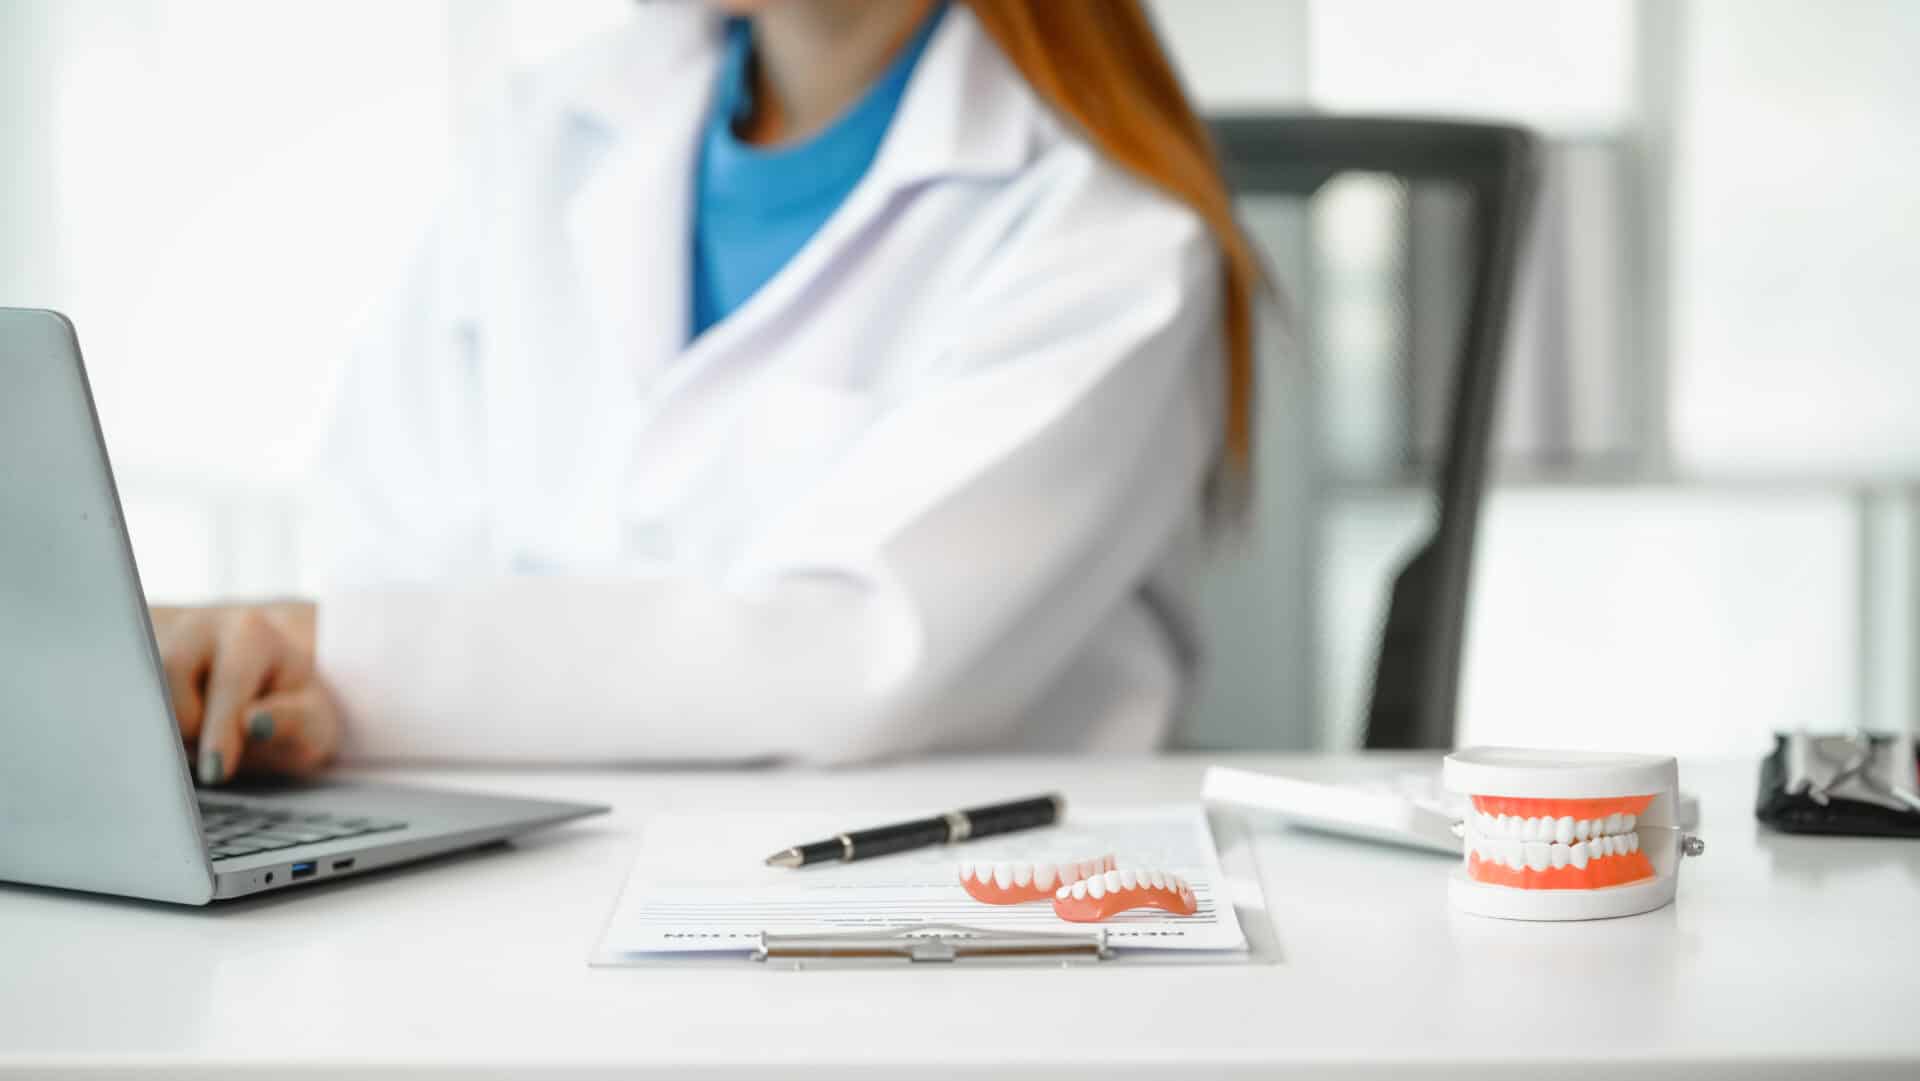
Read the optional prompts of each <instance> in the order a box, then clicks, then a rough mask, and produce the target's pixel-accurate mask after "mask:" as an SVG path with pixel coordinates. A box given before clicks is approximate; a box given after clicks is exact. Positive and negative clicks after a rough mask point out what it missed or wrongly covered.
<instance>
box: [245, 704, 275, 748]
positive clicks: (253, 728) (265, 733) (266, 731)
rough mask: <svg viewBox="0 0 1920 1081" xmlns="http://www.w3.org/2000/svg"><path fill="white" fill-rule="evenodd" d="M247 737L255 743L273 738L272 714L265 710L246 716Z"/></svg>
mask: <svg viewBox="0 0 1920 1081" xmlns="http://www.w3.org/2000/svg"><path fill="white" fill-rule="evenodd" d="M247 738H248V739H250V740H252V741H253V742H255V743H265V742H266V741H267V740H270V739H272V738H273V714H271V713H268V712H267V711H266V710H264V709H263V710H261V711H260V712H258V713H256V714H254V715H253V716H251V717H248V718H247Z"/></svg>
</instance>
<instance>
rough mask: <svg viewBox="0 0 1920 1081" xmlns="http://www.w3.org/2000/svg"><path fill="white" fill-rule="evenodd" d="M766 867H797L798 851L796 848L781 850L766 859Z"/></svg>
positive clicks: (798, 864)
mask: <svg viewBox="0 0 1920 1081" xmlns="http://www.w3.org/2000/svg"><path fill="white" fill-rule="evenodd" d="M767 866H768V867H798V866H800V850H799V849H796V848H783V849H781V850H780V851H778V852H775V853H774V854H773V855H771V856H768V857H767Z"/></svg>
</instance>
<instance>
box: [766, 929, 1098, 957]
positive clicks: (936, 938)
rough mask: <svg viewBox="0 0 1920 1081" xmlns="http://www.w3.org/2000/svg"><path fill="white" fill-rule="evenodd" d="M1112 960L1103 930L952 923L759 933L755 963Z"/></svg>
mask: <svg viewBox="0 0 1920 1081" xmlns="http://www.w3.org/2000/svg"><path fill="white" fill-rule="evenodd" d="M1111 956H1113V950H1112V949H1111V948H1110V947H1109V946H1108V945H1107V932H1106V931H1105V929H1101V930H1098V931H1093V932H1089V933H1087V934H1056V933H1049V932H1033V933H1027V934H1007V933H1002V932H999V931H987V930H982V929H980V928H977V927H965V926H962V925H960V924H954V923H922V924H913V925H911V926H907V927H899V928H895V929H893V930H889V931H854V932H848V933H842V934H825V935H775V934H765V933H762V934H761V936H760V944H759V946H758V947H756V948H755V949H754V951H753V959H754V960H756V961H794V962H800V961H832V962H857V961H906V962H909V963H913V964H919V963H922V962H925V963H931V964H944V963H951V962H954V961H1024V962H1033V961H1041V962H1060V963H1066V964H1075V963H1082V962H1091V961H1105V960H1107V959H1108V958H1110V957H1111Z"/></svg>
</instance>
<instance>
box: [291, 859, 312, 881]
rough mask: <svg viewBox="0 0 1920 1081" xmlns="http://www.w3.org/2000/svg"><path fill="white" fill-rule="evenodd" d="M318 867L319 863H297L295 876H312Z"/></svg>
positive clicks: (294, 869) (294, 866)
mask: <svg viewBox="0 0 1920 1081" xmlns="http://www.w3.org/2000/svg"><path fill="white" fill-rule="evenodd" d="M317 869H318V865H317V864H312V863H296V864H294V865H293V877H294V878H312V877H313V872H314V871H315V870H317Z"/></svg>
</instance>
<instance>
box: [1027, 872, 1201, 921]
mask: <svg viewBox="0 0 1920 1081" xmlns="http://www.w3.org/2000/svg"><path fill="white" fill-rule="evenodd" d="M1197 907H1198V904H1197V902H1196V901H1195V900H1194V896H1193V887H1191V886H1189V885H1187V880H1186V879H1184V878H1181V877H1180V876H1179V875H1173V874H1168V873H1166V872H1165V871H1107V872H1105V873H1104V874H1099V875H1093V876H1090V877H1088V878H1086V879H1084V880H1082V881H1079V882H1075V883H1074V884H1073V885H1071V886H1062V887H1060V888H1059V889H1058V890H1056V891H1054V894H1053V911H1054V914H1055V915H1057V916H1059V917H1060V918H1061V919H1063V920H1071V921H1073V922H1074V923H1098V922H1100V921H1101V920H1106V919H1112V918H1113V917H1115V916H1118V915H1119V914H1120V913H1122V912H1125V911H1127V910H1128V909H1133V908H1157V909H1160V910H1161V911H1164V912H1171V913H1173V914H1174V915H1176V916H1191V915H1193V913H1194V911H1195V909H1196V908H1197Z"/></svg>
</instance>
